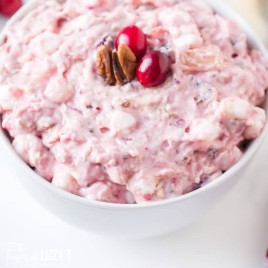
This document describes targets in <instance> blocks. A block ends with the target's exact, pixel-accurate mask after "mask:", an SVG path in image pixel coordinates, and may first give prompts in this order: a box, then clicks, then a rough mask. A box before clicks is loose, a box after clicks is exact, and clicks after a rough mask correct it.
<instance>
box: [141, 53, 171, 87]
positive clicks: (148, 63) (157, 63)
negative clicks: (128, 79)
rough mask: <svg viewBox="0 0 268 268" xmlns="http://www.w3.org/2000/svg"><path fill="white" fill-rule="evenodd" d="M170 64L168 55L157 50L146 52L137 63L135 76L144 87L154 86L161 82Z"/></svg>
mask: <svg viewBox="0 0 268 268" xmlns="http://www.w3.org/2000/svg"><path fill="white" fill-rule="evenodd" d="M170 66H171V61H170V59H169V57H168V56H167V55H166V54H164V53H161V52H159V51H152V52H150V53H148V54H146V55H145V56H144V57H143V58H142V60H141V62H140V63H139V65H138V68H137V72H136V76H137V79H138V81H139V82H140V83H141V84H142V85H143V86H145V87H154V86H158V85H160V84H161V83H163V82H164V81H165V79H166V77H167V74H168V72H169V69H170Z"/></svg>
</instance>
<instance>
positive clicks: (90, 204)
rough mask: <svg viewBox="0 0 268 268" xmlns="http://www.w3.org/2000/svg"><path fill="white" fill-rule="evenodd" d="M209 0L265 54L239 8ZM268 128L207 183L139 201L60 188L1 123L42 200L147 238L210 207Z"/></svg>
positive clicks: (67, 216) (5, 145) (97, 225)
mask: <svg viewBox="0 0 268 268" xmlns="http://www.w3.org/2000/svg"><path fill="white" fill-rule="evenodd" d="M36 2H37V1H30V2H28V3H27V4H26V5H25V6H24V7H23V8H22V9H21V10H20V11H19V12H18V13H16V14H15V15H14V16H13V17H12V18H11V20H10V21H9V22H8V23H7V25H6V27H9V26H10V25H11V24H13V23H14V22H15V21H18V20H20V19H21V18H22V17H23V16H24V15H25V14H26V13H28V12H29V11H30V10H31V9H32V8H33V7H34V6H35V4H36ZM209 3H210V4H211V5H212V6H213V8H214V9H215V10H216V11H217V12H218V13H220V14H222V15H225V16H227V17H231V18H232V19H234V20H235V21H236V22H237V23H238V24H239V26H240V28H241V29H242V31H243V32H245V33H246V34H247V35H248V38H249V42H250V45H251V46H252V47H255V48H258V49H259V50H261V51H262V53H263V54H264V55H266V56H267V55H268V53H267V51H266V49H265V46H264V45H263V44H262V42H261V41H260V40H259V38H258V37H257V36H256V35H255V33H254V32H253V31H252V30H251V29H250V27H249V26H248V25H247V23H246V22H245V21H244V20H243V19H242V18H241V17H240V16H239V15H238V14H236V13H235V12H234V11H233V10H231V9H230V8H229V7H227V6H225V5H224V4H222V3H220V1H218V0H214V1H213V0H210V1H209ZM266 111H267V108H266ZM267 130H268V128H267V125H266V127H265V129H264V131H263V133H262V135H261V136H260V137H259V138H257V139H256V140H255V141H254V142H252V144H251V145H250V146H249V148H248V149H247V151H246V153H245V155H244V156H243V157H242V159H241V160H240V161H239V162H238V163H237V164H236V165H234V166H233V167H232V168H231V169H229V170H228V171H227V172H226V173H224V174H223V175H222V176H221V177H219V178H218V179H216V180H215V181H213V182H211V183H210V184H208V185H207V186H204V187H202V188H200V189H198V190H196V191H193V192H191V193H188V194H186V195H184V196H181V197H178V198H174V199H170V200H165V201H159V202H152V203H147V204H136V205H118V204H110V203H102V202H98V201H90V200H87V199H85V198H82V197H79V196H76V195H73V194H70V193H68V192H65V191H63V190H61V189H59V188H56V187H55V186H54V185H52V184H50V183H49V182H47V181H46V180H44V179H43V178H41V177H40V176H39V175H38V174H37V173H35V172H34V171H33V170H32V169H31V168H30V167H29V166H27V165H26V164H25V163H24V162H23V161H22V160H21V159H20V158H19V156H18V155H17V154H16V152H15V151H14V150H13V148H12V146H11V144H10V141H9V140H8V138H7V137H6V135H5V133H4V132H3V130H2V128H1V129H0V141H1V143H2V149H1V152H2V153H3V154H5V155H6V157H7V159H8V161H9V163H10V166H11V167H12V168H13V169H14V172H16V174H17V177H18V179H19V181H20V182H21V183H22V184H23V185H24V186H25V188H26V189H27V190H28V191H29V193H31V195H33V196H34V197H35V198H36V200H37V201H38V202H40V203H41V204H42V205H43V206H45V207H46V208H47V209H48V210H50V211H51V212H53V213H54V214H55V215H57V216H59V217H61V218H63V219H64V220H66V221H67V222H69V223H72V224H74V225H76V226H79V227H81V228H84V229H86V230H88V231H90V232H95V233H99V234H102V235H109V236H122V237H135V238H141V237H150V236H157V235H162V234H165V233H169V232H173V231H175V230H177V229H179V228H182V227H183V226H186V225H188V224H190V223H192V222H193V221H194V220H196V219H198V218H199V217H200V216H202V215H203V214H204V213H206V212H208V211H209V210H210V209H211V208H212V207H213V206H214V205H215V204H216V203H217V202H218V200H219V199H220V198H221V197H222V196H223V195H224V194H225V193H227V192H228V191H229V189H230V188H232V186H233V185H234V184H235V183H236V182H237V181H238V179H240V178H241V177H242V175H243V172H244V171H245V169H246V166H247V163H248V162H249V161H250V160H251V158H252V157H253V155H254V154H255V153H256V151H257V149H258V147H259V146H260V144H261V142H262V141H263V139H264V136H265V134H266V132H267ZM10 194H11V193H10Z"/></svg>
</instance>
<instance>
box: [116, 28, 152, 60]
mask: <svg viewBox="0 0 268 268" xmlns="http://www.w3.org/2000/svg"><path fill="white" fill-rule="evenodd" d="M120 44H125V45H127V46H128V47H129V48H130V49H131V50H132V52H133V53H134V54H135V56H136V57H137V59H138V60H140V59H141V58H142V57H143V56H144V55H145V53H146V51H147V37H146V35H145V34H144V33H143V31H142V30H141V29H140V28H138V27H137V26H135V25H131V26H128V27H125V28H124V29H123V30H121V31H120V33H119V34H118V36H117V38H116V48H117V49H118V46H119V45H120Z"/></svg>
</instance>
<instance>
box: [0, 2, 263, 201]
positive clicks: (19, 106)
mask: <svg viewBox="0 0 268 268" xmlns="http://www.w3.org/2000/svg"><path fill="white" fill-rule="evenodd" d="M128 25H137V26H138V27H139V28H141V29H142V30H143V32H144V33H145V34H146V35H147V39H148V51H152V50H159V51H162V52H163V53H167V54H168V55H169V56H170V58H171V59H172V67H171V68H172V70H171V71H170V73H169V75H168V77H167V79H166V80H165V82H164V83H163V84H161V85H160V86H157V87H153V88H146V87H144V86H142V85H141V84H139V82H138V81H137V80H136V79H134V80H133V81H132V82H131V83H128V84H126V85H124V86H109V85H107V83H105V81H104V80H103V79H101V78H100V77H98V75H97V70H96V51H97V48H98V46H99V45H100V44H102V43H103V42H104V40H114V39H115V38H116V36H117V34H118V32H119V31H120V30H121V29H122V28H123V27H125V26H128ZM0 69H1V72H0V84H1V85H0V113H1V114H2V127H3V128H4V129H5V130H6V131H7V133H9V135H10V137H11V140H12V145H13V147H14V149H15V150H16V152H17V153H18V154H19V155H20V156H21V158H22V159H23V160H24V161H25V162H26V163H27V164H28V165H29V166H31V167H32V168H33V169H34V170H35V171H36V172H37V173H38V174H40V175H41V176H42V177H44V178H45V179H46V180H48V181H49V182H51V183H52V184H54V185H56V186H58V187H60V188H62V189H64V190H66V191H69V192H71V193H73V194H76V195H80V196H82V197H85V198H88V199H92V200H99V201H105V202H114V203H141V202H148V201H155V200H163V199H167V198H172V197H177V196H180V195H183V194H186V193H188V192H190V191H193V190H195V189H197V188H199V187H202V186H203V185H205V184H207V183H208V182H211V181H212V180H214V179H216V178H217V177H219V176H220V175H221V174H222V173H223V172H225V171H226V170H228V169H229V168H230V167H231V166H233V165H234V164H235V163H236V162H237V161H238V160H239V159H240V158H241V157H242V155H243V151H244V149H245V146H244V145H245V143H246V142H247V141H250V140H252V139H255V138H256V137H258V136H259V135H260V133H261V131H262V129H263V127H264V125H265V121H266V115H265V112H264V110H263V109H261V108H259V107H261V105H262V104H263V102H264V98H265V89H266V88H267V87H268V64H267V61H266V60H265V59H264V58H263V57H262V55H261V54H260V53H259V52H258V51H256V50H254V49H250V48H249V47H248V44H247V38H246V36H245V34H244V33H241V31H240V30H239V29H238V27H237V25H236V24H235V23H234V22H232V21H230V20H229V19H226V18H224V17H222V16H220V15H218V14H215V12H213V10H212V9H211V8H210V7H209V6H208V5H207V4H205V3H204V2H203V1H186V0H185V1H184V0H182V1H177V0H176V1H175V0H163V1H162V0H161V1H160V0H155V1H149V0H143V1H142V0H141V1H139V0H136V1H135V0H132V1H131V0H127V1H120V0H109V1H108V0H67V1H58V2H57V1H56V0H47V1H39V3H38V4H36V7H35V8H34V9H33V10H32V11H31V12H30V13H29V14H28V15H27V16H25V17H24V18H23V19H21V20H20V21H18V22H16V23H14V24H13V25H12V26H10V27H8V28H7V29H6V30H5V31H4V33H3V34H2V39H1V48H0ZM126 103H127V105H126Z"/></svg>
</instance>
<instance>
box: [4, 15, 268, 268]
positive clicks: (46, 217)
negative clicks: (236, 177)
mask: <svg viewBox="0 0 268 268" xmlns="http://www.w3.org/2000/svg"><path fill="white" fill-rule="evenodd" d="M2 21H3V20H2ZM13 168H14V167H13V166H12V165H11V164H10V163H7V162H6V160H5V155H3V154H2V153H1V148H0V170H1V176H0V180H1V183H0V213H1V214H0V268H6V267H8V268H10V267H11V268H29V267H33V268H39V267H45V268H46V267H57V268H63V267H64V268H65V267H66V268H69V267H75V268H76V267H77V268H84V267H87V268H106V267H112V268H113V267H115V268H125V267H127V268H137V267H138V268H150V267H154V268H188V267H189V268H203V267H204V268H210V267H213V268H259V267H260V268H261V267H264V262H265V251H266V247H267V245H268V138H267V139H266V141H265V142H264V144H263V146H262V148H261V150H260V151H259V152H258V154H257V156H256V158H255V159H254V161H253V162H252V163H251V164H250V165H249V166H248V168H247V174H246V175H245V176H244V177H243V178H241V180H240V182H239V184H237V185H236V187H235V188H234V189H233V190H232V191H231V192H230V193H229V194H228V195H227V196H225V198H224V199H223V200H222V201H221V202H220V203H219V204H217V205H216V206H215V208H214V209H213V211H211V212H210V213H209V214H208V215H205V216H204V217H203V219H201V220H200V221H199V222H196V223H195V224H193V225H192V226H189V227H187V228H185V229H183V230H180V231H178V232H176V233H173V234H170V235H166V236H163V237H158V238H153V239H147V240H136V241H135V240H122V239H116V238H114V239H113V238H106V237H100V236H96V235H94V234H90V233H86V232H85V231H82V230H79V229H77V228H76V227H73V226H70V225H69V224H68V223H66V222H63V221H61V220H59V219H58V218H56V217H55V216H54V215H51V214H50V213H49V212H47V211H46V210H44V209H43V208H42V207H41V206H39V204H37V203H36V201H35V200H33V199H32V198H31V197H30V196H29V195H28V194H27V192H26V191H25V190H24V188H23V187H22V186H21V185H20V184H19V179H20V178H14V176H13V175H12V173H11V170H12V169H13Z"/></svg>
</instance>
